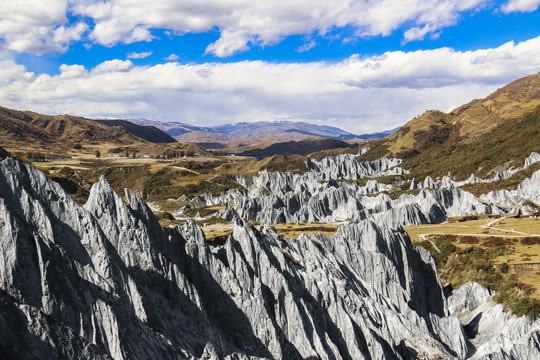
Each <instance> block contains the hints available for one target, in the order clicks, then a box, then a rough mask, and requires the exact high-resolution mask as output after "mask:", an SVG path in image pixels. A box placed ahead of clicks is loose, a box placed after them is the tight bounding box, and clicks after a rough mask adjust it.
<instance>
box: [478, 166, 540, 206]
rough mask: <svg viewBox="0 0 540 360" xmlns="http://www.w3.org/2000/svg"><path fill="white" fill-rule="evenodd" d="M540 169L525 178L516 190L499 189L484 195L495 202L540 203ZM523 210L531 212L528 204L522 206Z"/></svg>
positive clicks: (515, 203) (483, 196) (488, 200)
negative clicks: (526, 201) (527, 201)
mask: <svg viewBox="0 0 540 360" xmlns="http://www.w3.org/2000/svg"><path fill="white" fill-rule="evenodd" d="M539 189H540V170H539V171H536V172H535V173H534V174H533V175H532V176H531V177H530V178H529V179H525V180H523V182H522V183H521V184H519V186H518V188H517V189H516V190H506V189H503V190H497V191H492V192H490V193H488V194H485V195H482V196H481V198H482V199H483V200H484V201H486V202H491V203H494V204H513V205H516V206H519V205H521V204H522V203H523V202H524V201H525V200H531V201H533V202H535V203H540V191H539ZM521 211H522V212H523V213H525V214H527V213H528V212H529V209H528V207H527V206H522V207H521Z"/></svg>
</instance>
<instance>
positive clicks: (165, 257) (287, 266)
mask: <svg viewBox="0 0 540 360" xmlns="http://www.w3.org/2000/svg"><path fill="white" fill-rule="evenodd" d="M453 191H457V189H454V190H453ZM421 194H422V197H423V198H425V199H427V200H425V203H426V204H428V205H427V206H428V207H429V208H432V207H433V206H431V205H429V204H430V203H431V202H433V204H439V205H440V206H446V207H447V208H448V209H452V208H454V209H455V210H456V211H458V210H459V209H460V207H461V205H460V204H458V203H457V202H456V201H457V199H459V198H458V197H459V196H460V195H456V194H451V193H450V192H448V193H444V192H439V193H431V192H428V191H425V190H424V191H422V192H421ZM445 194H446V195H445ZM126 198H127V200H128V203H124V202H123V201H122V200H121V199H120V198H119V197H118V195H116V194H115V193H114V191H113V190H112V188H111V186H110V185H109V184H108V183H107V181H106V180H105V179H104V178H102V179H100V181H99V182H98V183H97V184H95V185H94V187H93V188H92V190H91V194H90V197H89V200H88V202H87V204H86V205H85V206H84V207H83V206H80V205H78V204H77V203H76V202H75V201H73V200H72V199H71V198H70V197H69V196H68V195H66V194H65V192H64V191H63V190H62V189H61V188H60V186H58V185H57V184H56V183H54V182H52V181H50V180H49V179H47V178H46V177H45V176H44V175H43V174H42V173H40V172H39V171H37V170H35V169H33V168H31V167H29V166H27V165H23V164H20V163H18V162H16V161H14V160H12V159H7V160H4V161H3V162H1V163H0V246H1V252H0V254H2V255H1V259H2V261H0V355H1V356H2V357H5V358H82V359H85V358H89V359H90V358H92V359H94V358H98V359H99V358H101V359H109V358H112V359H131V358H140V359H146V358H168V359H169V358H170V359H195V358H203V359H222V358H224V359H256V358H274V359H308V358H317V359H319V358H320V359H363V358H377V359H383V358H396V359H410V358H437V357H442V358H458V359H464V358H467V357H470V356H475V357H479V358H481V357H483V356H486V357H487V356H490V355H489V354H498V353H501V354H502V353H503V352H505V351H508V352H509V353H510V354H512V355H513V356H514V357H515V358H526V356H528V355H536V354H537V351H538V346H537V345H538V342H537V340H538V332H537V330H535V329H536V328H535V327H534V326H536V325H535V324H533V325H531V326H532V327H530V326H529V325H523V326H521V325H519V324H521V322H508V324H509V325H508V326H506V327H505V326H503V327H502V328H493V329H492V328H490V327H489V326H488V325H489V324H488V325H485V324H484V323H480V326H479V329H484V328H489V329H490V330H489V331H488V330H485V331H484V333H485V336H484V338H483V339H484V340H483V341H482V342H481V343H480V342H476V343H475V342H471V340H469V339H468V338H467V336H466V333H465V332H464V330H463V327H462V325H461V324H460V322H459V320H458V318H457V317H456V316H454V315H452V314H451V313H449V310H448V308H449V307H448V304H447V300H446V298H445V296H444V295H443V291H442V287H441V284H440V281H439V279H438V277H437V275H436V269H435V264H434V262H433V260H432V259H431V257H430V255H429V253H428V252H427V251H426V250H424V249H422V248H417V249H416V250H414V249H413V248H412V246H411V244H410V240H409V239H408V237H407V236H406V233H405V232H404V231H403V230H402V229H400V228H399V227H397V228H395V229H392V228H391V226H387V225H384V224H381V223H380V222H381V221H382V220H381V219H377V222H374V221H373V220H371V219H366V220H359V221H358V222H357V223H352V224H349V225H345V226H342V227H341V228H340V230H339V231H338V233H337V234H336V235H334V236H333V237H330V238H328V237H325V236H322V235H310V236H305V235H303V236H300V237H299V238H298V239H285V238H283V237H281V236H279V235H278V234H277V233H276V232H275V231H274V229H273V228H271V227H270V226H262V227H260V228H259V229H255V228H253V227H251V226H250V225H249V224H248V223H247V222H246V221H245V220H242V219H241V218H240V217H239V216H237V214H235V213H234V211H232V210H229V213H228V214H229V217H230V218H231V220H232V221H234V222H235V227H234V232H233V234H232V235H231V236H230V237H229V239H228V240H227V241H226V243H225V245H224V246H221V247H209V246H208V244H207V242H206V240H205V238H204V234H203V233H202V230H201V229H200V228H199V227H198V226H197V225H196V224H195V222H193V221H188V222H187V223H186V224H185V225H184V226H183V227H177V228H175V229H166V228H162V227H161V226H159V224H158V222H157V220H156V219H155V217H154V216H153V214H152V212H151V211H150V209H149V208H148V207H147V206H146V204H145V203H144V202H143V201H142V200H141V199H140V198H139V197H138V196H137V195H135V194H134V193H132V192H131V191H126ZM370 199H372V201H375V202H376V203H378V202H379V201H380V200H376V198H370ZM417 200H418V199H416V200H415V201H417ZM459 201H460V202H461V201H464V199H459ZM401 202H402V203H403V206H404V208H406V207H407V206H415V207H419V206H418V204H416V203H415V202H410V203H409V202H408V200H407V199H406V198H404V199H403V200H401ZM411 204H413V205H411ZM289 206H290V207H292V206H294V204H293V203H290V204H289ZM377 206H378V205H377ZM382 207H384V206H382ZM419 208H421V207H419ZM387 211H388V209H387ZM437 211H438V210H434V212H433V214H431V213H429V212H428V213H429V214H431V215H430V216H437ZM380 213H381V214H382V213H384V211H383V210H382V209H381V211H380ZM420 213H421V214H424V212H423V210H422V211H419V212H418V214H420ZM381 216H382V215H381ZM388 216H390V215H388ZM392 216H395V214H392ZM399 221H403V220H399ZM449 304H453V303H452V302H450V303H449ZM482 306H485V304H484V305H480V307H479V308H478V309H480V310H478V311H488V310H487V309H486V310H482V309H483V308H482ZM475 311H477V310H475ZM509 321H510V320H509ZM520 321H521V320H520ZM486 324H487V323H486ZM518 326H521V327H518ZM527 326H529V327H527ZM516 327H517V328H516ZM512 329H514V330H512ZM474 341H476V339H475V340H474ZM535 341H536V342H535ZM473 344H475V346H476V347H477V349H479V350H477V351H476V353H475V348H474V346H473ZM510 344H514V345H510Z"/></svg>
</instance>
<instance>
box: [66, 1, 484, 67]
mask: <svg viewBox="0 0 540 360" xmlns="http://www.w3.org/2000/svg"><path fill="white" fill-rule="evenodd" d="M489 4H491V1H490V0H384V1H382V0H371V1H354V0H290V1H287V2H285V3H283V2H272V1H263V0H258V1H255V0H228V1H224V0H205V1H204V3H203V4H201V2H200V0H183V1H174V0H161V1H158V0H155V1H151V2H149V1H147V0H110V1H106V2H103V1H101V0H100V1H91V0H88V1H85V2H82V3H78V4H75V5H74V6H73V11H74V13H76V14H82V15H84V16H89V17H91V18H93V20H94V22H95V24H96V25H95V28H94V30H93V31H92V33H91V35H90V37H91V39H93V40H94V41H95V42H96V43H99V44H102V45H105V46H113V45H115V44H117V43H131V42H135V41H150V40H151V39H152V34H151V32H150V30H151V29H168V30H170V32H169V33H171V34H177V35H178V34H184V33H189V32H191V33H200V32H207V31H210V30H212V29H214V28H217V29H219V31H220V34H221V36H220V38H219V39H218V40H217V41H216V42H214V43H213V44H210V45H208V47H207V49H206V52H207V53H212V54H215V55H216V56H219V57H226V56H230V55H232V54H234V53H237V52H240V51H246V50H248V49H249V47H250V45H249V44H252V45H256V46H267V45H272V44H276V43H278V42H280V41H281V40H282V39H283V38H285V37H287V36H290V35H296V34H308V35H309V34H313V33H316V34H319V35H323V34H326V33H327V32H328V31H329V30H330V29H332V28H342V27H345V26H347V25H350V26H353V27H355V28H356V29H357V31H356V36H375V35H383V36H386V35H389V34H390V33H391V32H393V31H395V30H396V29H397V28H398V27H400V26H406V27H409V29H407V30H408V31H407V32H406V36H405V41H410V40H419V39H422V38H424V36H425V35H426V34H428V33H432V32H434V31H437V30H440V29H441V28H444V27H447V26H451V25H454V24H455V23H456V22H457V21H458V20H459V17H460V16H461V15H462V14H463V13H465V12H468V11H474V10H476V9H478V8H481V7H483V6H487V5H489ZM409 23H411V24H413V25H408V24H409Z"/></svg>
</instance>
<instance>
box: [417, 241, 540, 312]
mask: <svg viewBox="0 0 540 360" xmlns="http://www.w3.org/2000/svg"><path fill="white" fill-rule="evenodd" d="M525 239H526V238H525ZM432 242H433V244H435V246H436V247H435V246H433V244H432ZM432 242H430V241H428V240H424V241H422V242H417V243H415V245H416V246H418V245H420V246H423V247H424V248H426V250H428V251H429V252H430V254H431V255H432V257H433V259H434V260H435V263H436V264H437V269H438V272H439V276H440V277H441V280H442V281H443V282H449V283H450V284H451V285H452V286H453V287H454V288H458V287H460V286H461V285H463V284H465V283H467V282H469V281H475V282H478V283H479V284H480V285H482V286H484V287H486V288H488V289H490V290H493V291H495V292H496V296H495V297H494V300H495V301H497V302H498V303H501V304H503V305H504V306H505V308H506V309H509V310H510V311H512V312H513V313H514V314H516V315H518V316H521V315H527V316H530V317H538V316H539V315H540V301H537V300H535V299H534V298H533V297H532V296H531V295H532V294H533V293H534V292H535V287H534V286H532V285H530V284H527V283H524V282H521V281H519V279H518V275H517V274H516V273H514V272H511V271H510V268H511V266H510V265H509V264H508V263H507V262H501V263H500V264H496V262H495V259H497V258H504V257H505V256H508V255H509V254H512V253H514V252H515V248H514V246H512V245H513V244H514V242H513V241H512V240H511V239H508V238H502V237H495V236H492V237H475V236H459V235H436V236H433V237H432ZM528 242H530V241H528V240H527V241H526V243H528ZM463 244H467V245H469V244H472V245H473V246H465V247H463V246H462V245H463ZM521 255H524V256H525V257H522V259H523V260H524V261H526V260H525V259H529V260H530V258H528V257H527V255H528V254H521Z"/></svg>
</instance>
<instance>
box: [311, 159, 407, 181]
mask: <svg viewBox="0 0 540 360" xmlns="http://www.w3.org/2000/svg"><path fill="white" fill-rule="evenodd" d="M357 156H358V155H352V154H341V155H337V156H328V157H326V158H324V159H322V160H321V161H317V160H310V161H308V163H307V165H308V169H310V170H311V171H312V172H314V173H315V174H317V175H318V178H319V180H324V181H328V180H332V179H334V180H335V179H348V180H356V179H362V178H366V177H372V178H373V177H379V176H386V175H401V174H407V173H408V170H405V169H403V168H400V167H398V165H400V164H402V163H403V160H401V159H396V158H390V159H388V158H382V159H378V160H375V161H365V162H360V161H358V160H356V157H357Z"/></svg>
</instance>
